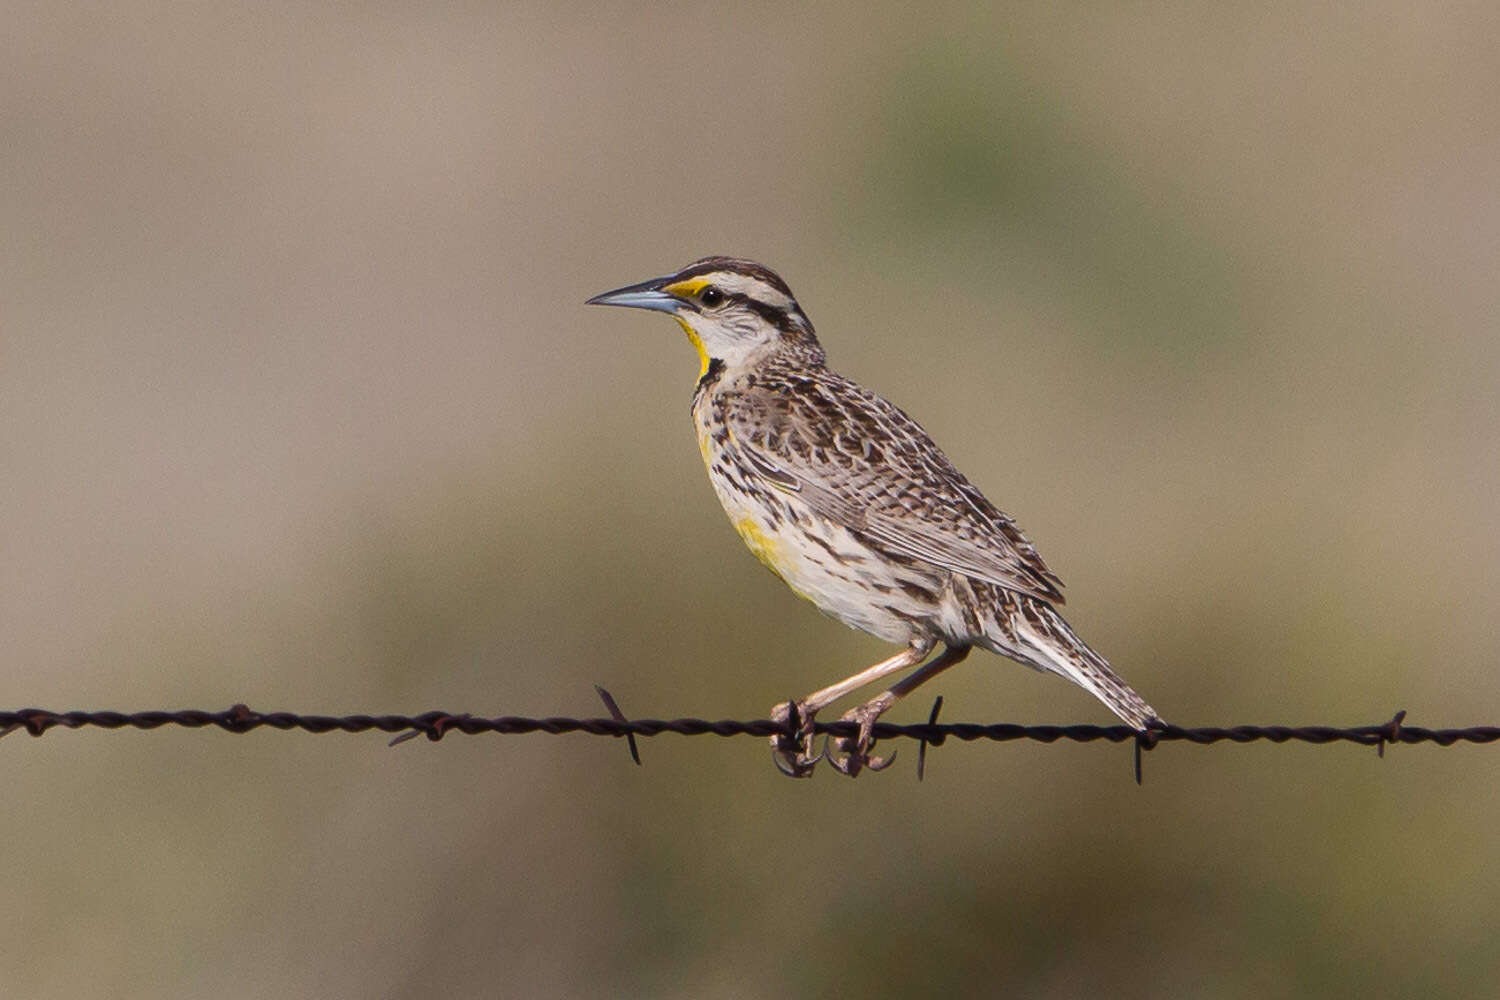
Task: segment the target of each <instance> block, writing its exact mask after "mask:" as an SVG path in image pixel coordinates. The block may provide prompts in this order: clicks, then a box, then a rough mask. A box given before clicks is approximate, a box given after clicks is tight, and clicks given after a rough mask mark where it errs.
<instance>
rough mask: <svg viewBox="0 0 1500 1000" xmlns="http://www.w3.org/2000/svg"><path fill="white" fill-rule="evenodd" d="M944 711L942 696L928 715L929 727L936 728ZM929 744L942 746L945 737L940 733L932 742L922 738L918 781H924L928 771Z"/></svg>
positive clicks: (918, 759)
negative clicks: (940, 713) (924, 775)
mask: <svg viewBox="0 0 1500 1000" xmlns="http://www.w3.org/2000/svg"><path fill="white" fill-rule="evenodd" d="M942 710H943V696H942V695H938V696H937V700H936V701H934V702H933V703H932V711H931V712H929V713H928V715H927V724H928V725H929V726H935V725H937V719H938V713H939V712H941V711H942ZM928 743H931V744H932V745H933V746H935V747H940V746H942V745H943V735H942V734H941V733H939V734H938V735H937V736H936V737H934V738H933V739H931V740H929V739H928V738H927V737H926V736H923V737H922V742H921V744H920V745H919V746H918V747H917V780H918V781H921V780H922V775H923V774H924V773H925V772H926V770H927V744H928Z"/></svg>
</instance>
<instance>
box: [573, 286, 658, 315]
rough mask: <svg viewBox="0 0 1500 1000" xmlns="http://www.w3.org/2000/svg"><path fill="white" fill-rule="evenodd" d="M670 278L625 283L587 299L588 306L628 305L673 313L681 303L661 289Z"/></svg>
mask: <svg viewBox="0 0 1500 1000" xmlns="http://www.w3.org/2000/svg"><path fill="white" fill-rule="evenodd" d="M670 280H671V279H670V278H652V279H651V280H650V281H643V282H641V283H640V284H638V285H626V286H625V287H624V288H616V289H615V290H614V291H612V292H602V293H600V294H598V295H595V296H594V297H593V298H591V299H589V300H588V301H587V302H585V303H584V305H589V306H630V307H632V308H634V309H654V310H656V311H657V312H665V313H673V312H676V311H677V307H678V306H680V305H682V300H681V299H679V298H678V297H677V296H675V295H672V294H670V293H668V292H664V291H662V290H661V289H662V286H663V285H665V284H666V283H667V282H668V281H670Z"/></svg>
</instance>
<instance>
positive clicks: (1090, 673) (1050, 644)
mask: <svg viewBox="0 0 1500 1000" xmlns="http://www.w3.org/2000/svg"><path fill="white" fill-rule="evenodd" d="M1006 596H1007V597H1010V598H1011V600H1008V601H1005V602H1004V606H1003V607H1002V608H996V611H995V614H994V615H993V616H986V618H988V619H989V620H988V621H986V622H985V623H984V624H985V626H986V627H985V638H984V640H981V642H980V643H979V644H980V645H982V646H985V647H986V648H988V649H990V650H993V651H994V652H997V653H999V654H1001V655H1002V656H1009V657H1011V658H1012V659H1018V660H1020V661H1021V662H1023V663H1025V664H1027V665H1028V666H1032V667H1035V668H1036V669H1038V670H1044V671H1046V672H1048V673H1053V674H1060V675H1062V676H1063V677H1066V678H1067V679H1068V680H1070V681H1072V682H1073V683H1074V684H1077V685H1078V686H1079V687H1081V688H1083V689H1084V690H1085V691H1087V692H1089V693H1090V694H1092V695H1093V696H1094V697H1095V698H1098V699H1099V700H1100V701H1102V702H1104V704H1105V705H1107V706H1109V710H1110V711H1111V712H1114V713H1115V714H1116V715H1118V716H1119V717H1120V718H1121V719H1123V720H1124V721H1125V722H1126V724H1128V725H1130V726H1132V727H1134V728H1135V729H1146V728H1147V727H1148V724H1149V723H1151V722H1159V721H1160V720H1159V718H1158V716H1157V714H1156V709H1154V708H1152V707H1151V706H1150V705H1148V704H1147V703H1146V699H1144V698H1142V697H1141V696H1140V695H1138V694H1136V693H1135V690H1134V689H1133V688H1131V686H1130V685H1129V684H1126V683H1125V681H1124V679H1123V678H1121V677H1120V675H1119V674H1117V673H1115V672H1114V669H1113V668H1111V667H1110V665H1109V661H1108V660H1106V659H1105V658H1104V657H1102V656H1100V655H1099V654H1098V653H1096V652H1094V651H1093V650H1092V649H1090V648H1089V645H1088V643H1086V642H1084V641H1083V640H1082V639H1080V638H1079V637H1078V633H1076V632H1074V631H1073V628H1072V626H1070V625H1069V624H1068V623H1067V621H1065V620H1064V619H1063V616H1062V615H1060V614H1058V613H1057V611H1056V609H1054V608H1053V607H1052V605H1050V604H1048V603H1046V602H1045V601H1040V600H1037V599H1036V598H1033V597H1026V596H1022V595H1019V594H1014V593H1011V594H1007V595H1006Z"/></svg>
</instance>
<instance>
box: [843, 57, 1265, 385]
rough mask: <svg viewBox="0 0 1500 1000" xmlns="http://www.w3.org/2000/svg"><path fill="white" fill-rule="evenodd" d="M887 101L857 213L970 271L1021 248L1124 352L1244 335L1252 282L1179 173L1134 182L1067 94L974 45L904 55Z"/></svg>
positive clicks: (884, 235) (933, 257)
mask: <svg viewBox="0 0 1500 1000" xmlns="http://www.w3.org/2000/svg"><path fill="white" fill-rule="evenodd" d="M887 79H888V81H889V82H888V84H887V89H886V90H885V91H884V93H882V94H880V95H879V96H878V97H877V98H876V99H873V100H869V101H868V102H866V103H865V105H864V106H867V107H870V108H873V109H875V111H874V112H873V115H874V118H873V121H872V122H871V123H869V125H868V136H867V137H866V144H867V147H868V148H867V149H866V151H865V155H864V157H863V163H864V164H865V168H864V169H865V172H866V177H865V183H863V184H859V185H851V186H850V187H849V190H850V192H851V195H850V197H851V199H852V201H851V203H850V204H849V205H848V212H849V220H850V221H851V222H852V223H853V224H854V225H855V226H856V227H858V228H860V229H863V230H865V231H866V232H867V234H868V235H869V236H870V237H871V238H878V239H880V240H882V241H885V242H888V243H890V244H893V245H899V246H901V247H903V248H913V247H915V248H916V249H917V250H918V252H920V253H924V254H926V255H928V262H929V265H936V266H938V267H946V266H948V265H949V264H950V263H952V262H955V261H958V260H960V259H962V260H963V261H964V264H965V266H964V267H963V268H962V270H963V271H964V272H965V273H972V272H973V271H974V270H980V271H982V270H984V269H986V268H995V267H1000V266H1003V265H1006V264H1007V262H1008V261H1009V260H1011V259H1013V258H1015V257H1016V256H1018V255H1020V256H1022V257H1023V259H1026V260H1027V261H1029V262H1035V264H1036V265H1038V266H1041V267H1043V268H1044V269H1045V270H1046V271H1049V272H1051V273H1052V274H1053V275H1054V276H1055V284H1057V285H1058V286H1060V287H1062V288H1064V289H1065V290H1066V294H1068V295H1069V296H1070V297H1075V298H1074V301H1073V302H1071V303H1070V305H1071V306H1072V307H1073V308H1075V309H1078V310H1081V311H1083V312H1084V313H1086V314H1087V318H1088V320H1089V321H1088V322H1086V323H1081V324H1080V327H1082V328H1086V330H1087V331H1088V332H1091V333H1092V334H1094V335H1095V336H1097V337H1098V338H1099V339H1100V340H1101V341H1106V342H1109V343H1110V344H1111V345H1112V346H1113V347H1118V346H1119V345H1118V344H1117V343H1116V342H1117V340H1118V339H1119V338H1125V339H1126V340H1127V346H1131V347H1134V348H1135V349H1136V350H1139V351H1142V352H1150V351H1161V352H1164V353H1170V354H1172V355H1173V356H1176V357H1178V358H1179V359H1180V360H1181V361H1182V362H1184V363H1186V362H1188V361H1190V360H1191V359H1192V358H1193V357H1194V356H1196V355H1198V354H1201V353H1202V352H1204V351H1206V350H1208V349H1210V348H1212V347H1215V346H1222V345H1224V344H1226V343H1230V342H1234V341H1238V340H1241V339H1243V338H1244V336H1245V334H1246V331H1247V324H1246V323H1245V320H1244V315H1245V309H1244V304H1243V299H1244V298H1245V294H1244V290H1243V287H1242V286H1243V285H1244V283H1245V277H1244V275H1243V273H1242V270H1241V268H1240V266H1239V265H1238V263H1237V261H1236V260H1235V259H1234V256H1233V255H1232V253H1231V252H1230V251H1229V249H1228V248H1227V247H1225V246H1223V245H1222V244H1221V242H1219V241H1218V240H1216V239H1214V238H1213V237H1212V236H1211V235H1210V234H1209V233H1207V232H1205V229H1206V227H1205V226H1204V225H1202V224H1201V223H1198V222H1195V220H1194V218H1193V217H1192V207H1191V205H1190V204H1188V203H1187V202H1185V201H1184V199H1183V198H1182V197H1181V195H1180V194H1179V193H1177V192H1173V191H1171V190H1170V189H1169V184H1168V179H1167V178H1143V177H1138V176H1134V175H1132V173H1131V172H1130V171H1129V170H1128V169H1126V168H1125V166H1124V165H1123V164H1122V163H1121V162H1120V156H1119V153H1118V152H1117V151H1116V150H1115V149H1113V148H1111V145H1110V142H1109V139H1108V137H1106V136H1103V135H1098V134H1095V133H1093V132H1091V131H1090V130H1089V128H1088V125H1087V123H1086V120H1085V119H1084V118H1083V117H1082V116H1081V115H1079V114H1076V113H1073V112H1070V111H1069V109H1068V107H1067V105H1066V102H1065V101H1064V100H1062V99H1061V97H1060V91H1059V90H1057V89H1053V88H1050V87H1048V86H1046V85H1043V84H1039V83H1037V82H1034V81H1031V80H1028V79H1026V78H1024V77H1023V76H1022V75H1021V74H1020V72H1018V68H1017V67H1015V66H1013V65H1012V64H1010V63H1009V62H1007V61H1006V60H1005V58H1004V57H1003V56H996V55H995V54H994V53H985V54H984V55H983V57H982V58H980V57H978V56H975V55H972V54H970V53H968V52H966V51H965V50H964V49H963V47H962V45H961V44H958V43H951V42H950V43H947V44H945V45H941V46H939V47H937V48H931V47H929V48H926V49H923V50H920V51H918V52H916V53H914V54H912V55H910V56H908V57H907V58H906V60H905V61H904V63H903V64H902V65H901V66H900V68H899V69H897V70H896V71H895V72H894V73H892V74H891V75H890V76H889V77H888V78H887Z"/></svg>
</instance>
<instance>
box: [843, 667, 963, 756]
mask: <svg viewBox="0 0 1500 1000" xmlns="http://www.w3.org/2000/svg"><path fill="white" fill-rule="evenodd" d="M968 655H969V647H968V646H948V647H947V648H945V649H944V650H943V652H942V655H941V656H939V657H938V658H937V659H935V660H933V661H932V662H931V663H929V664H927V665H926V666H925V667H922V668H921V669H920V670H917V671H915V672H914V673H912V675H911V676H910V677H906V678H903V679H902V680H900V681H898V682H897V683H895V684H892V685H891V687H890V689H889V690H888V691H886V692H884V693H883V694H881V695H880V696H879V697H876V698H871V699H870V700H869V701H867V702H865V703H864V704H863V705H860V706H859V707H857V708H851V709H850V710H849V711H847V712H845V713H844V715H843V717H842V718H841V719H840V720H839V721H840V722H857V723H859V735H858V736H841V737H839V740H838V749H839V750H840V751H841V752H843V753H845V754H847V756H846V757H844V758H843V759H840V758H839V757H837V756H835V755H834V754H832V753H830V754H828V762H829V763H830V764H832V765H833V767H834V769H835V770H837V771H839V772H840V773H842V774H847V775H848V776H849V777H851V778H852V777H854V776H855V775H857V774H859V772H860V769H861V768H866V767H868V768H869V769H870V770H872V771H883V770H885V769H886V768H887V767H890V765H891V761H893V760H895V759H896V755H895V754H894V753H892V754H891V755H890V756H889V757H871V756H870V748H871V747H873V746H874V745H875V741H874V739H872V738H871V734H872V731H873V730H874V728H875V720H877V719H879V718H880V717H881V716H882V715H884V714H885V711H886V709H888V708H890V707H891V706H892V705H894V704H895V703H896V700H897V699H898V698H904V697H906V696H907V695H909V694H911V693H912V692H913V691H915V690H916V689H917V688H918V687H919V686H920V685H922V684H923V683H925V682H926V681H930V680H932V678H934V677H936V676H937V675H938V674H940V673H942V672H943V671H944V670H947V669H948V668H949V667H951V666H953V665H954V664H955V663H959V662H961V661H962V660H963V658H964V657H966V656H968Z"/></svg>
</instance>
